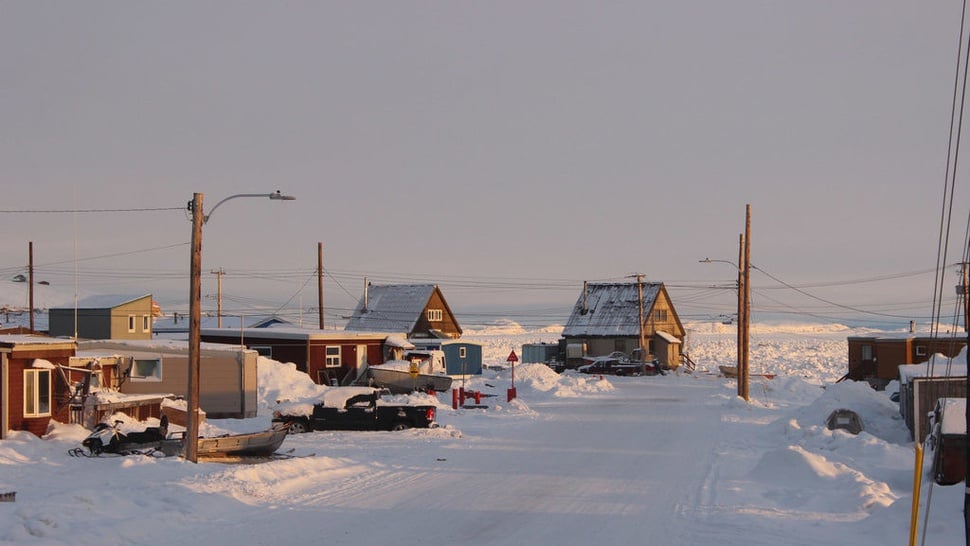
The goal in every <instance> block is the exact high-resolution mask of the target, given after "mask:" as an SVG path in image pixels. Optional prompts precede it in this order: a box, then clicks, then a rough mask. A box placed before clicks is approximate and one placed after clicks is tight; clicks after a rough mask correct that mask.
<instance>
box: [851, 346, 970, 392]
mask: <svg viewBox="0 0 970 546" xmlns="http://www.w3.org/2000/svg"><path fill="white" fill-rule="evenodd" d="M847 339H848V346H849V350H848V352H849V361H848V362H849V365H848V372H847V373H846V375H845V379H852V380H854V381H868V382H869V383H870V384H872V385H873V386H874V387H876V388H878V389H882V388H885V386H886V385H887V384H888V383H889V382H890V381H892V380H894V379H898V378H899V366H901V365H903V364H921V363H923V362H926V361H927V360H929V358H930V356H931V355H934V354H942V355H944V356H946V357H950V358H952V357H954V356H956V355H957V354H959V353H960V350H961V349H963V348H964V347H965V346H966V345H967V338H966V336H952V337H951V336H947V337H940V336H936V337H934V336H917V335H913V334H905V335H899V336H891V335H889V336H887V335H879V336H849V337H848V338H847Z"/></svg>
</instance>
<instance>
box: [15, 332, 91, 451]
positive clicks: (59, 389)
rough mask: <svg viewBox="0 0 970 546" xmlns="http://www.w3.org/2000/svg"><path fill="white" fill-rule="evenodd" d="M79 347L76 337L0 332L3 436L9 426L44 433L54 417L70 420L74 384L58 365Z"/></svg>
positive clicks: (65, 364) (64, 420) (67, 360)
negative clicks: (71, 383) (66, 337)
mask: <svg viewBox="0 0 970 546" xmlns="http://www.w3.org/2000/svg"><path fill="white" fill-rule="evenodd" d="M76 350H77V344H76V343H75V342H74V341H73V340H65V339H56V338H50V337H46V336H24V335H10V336H0V439H2V438H5V437H6V435H7V431H8V430H25V431H29V432H32V433H34V434H36V435H37V436H43V435H44V434H46V433H47V427H48V425H49V424H50V421H51V419H55V420H57V421H61V422H64V423H66V422H68V421H69V418H70V409H69V406H68V401H69V400H70V398H71V394H72V393H71V385H70V383H69V382H66V381H64V380H63V377H62V376H61V375H59V374H58V371H57V369H58V367H59V366H67V365H68V364H69V362H70V359H71V357H72V356H74V354H75V351H76Z"/></svg>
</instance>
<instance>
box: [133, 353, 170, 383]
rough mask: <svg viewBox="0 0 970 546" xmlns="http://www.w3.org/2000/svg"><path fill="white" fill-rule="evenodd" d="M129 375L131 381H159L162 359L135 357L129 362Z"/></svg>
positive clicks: (160, 378)
mask: <svg viewBox="0 0 970 546" xmlns="http://www.w3.org/2000/svg"><path fill="white" fill-rule="evenodd" d="M129 377H131V380H132V381H161V380H162V359H160V358H136V359H135V360H133V361H132V363H131V370H130V372H129Z"/></svg>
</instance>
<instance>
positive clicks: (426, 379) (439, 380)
mask: <svg viewBox="0 0 970 546" xmlns="http://www.w3.org/2000/svg"><path fill="white" fill-rule="evenodd" d="M367 377H368V379H369V380H370V382H371V384H373V385H374V386H375V387H383V388H385V389H388V390H389V391H391V394H407V393H409V392H414V391H435V392H442V391H448V390H449V389H451V382H452V379H451V377H450V376H447V375H440V374H423V373H418V374H412V373H411V372H409V371H405V370H400V369H396V368H390V367H384V366H381V365H377V366H369V367H368V368H367Z"/></svg>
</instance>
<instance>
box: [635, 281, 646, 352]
mask: <svg viewBox="0 0 970 546" xmlns="http://www.w3.org/2000/svg"><path fill="white" fill-rule="evenodd" d="M636 277H637V309H638V310H639V313H638V315H637V316H638V317H639V319H640V360H642V361H644V362H646V360H647V340H646V338H645V337H644V336H643V275H642V274H640V273H637V275H636Z"/></svg>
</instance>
